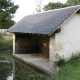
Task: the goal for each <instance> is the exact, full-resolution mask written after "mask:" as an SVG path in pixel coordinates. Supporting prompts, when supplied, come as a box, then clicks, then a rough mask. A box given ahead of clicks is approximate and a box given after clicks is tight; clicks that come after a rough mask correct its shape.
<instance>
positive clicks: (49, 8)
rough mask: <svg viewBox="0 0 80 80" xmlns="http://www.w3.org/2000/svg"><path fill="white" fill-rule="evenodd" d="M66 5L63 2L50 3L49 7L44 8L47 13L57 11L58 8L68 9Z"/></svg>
mask: <svg viewBox="0 0 80 80" xmlns="http://www.w3.org/2000/svg"><path fill="white" fill-rule="evenodd" d="M66 6H67V5H66V4H63V3H61V2H56V3H54V2H49V3H48V4H47V5H45V6H44V8H43V10H44V11H47V10H52V9H57V8H63V7H66Z"/></svg>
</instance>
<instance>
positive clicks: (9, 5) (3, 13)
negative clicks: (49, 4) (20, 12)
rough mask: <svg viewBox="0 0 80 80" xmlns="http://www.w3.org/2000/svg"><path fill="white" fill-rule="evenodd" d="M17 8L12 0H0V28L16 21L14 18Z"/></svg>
mask: <svg viewBox="0 0 80 80" xmlns="http://www.w3.org/2000/svg"><path fill="white" fill-rule="evenodd" d="M17 9H18V5H14V3H13V2H12V1H11V0H0V28H2V29H7V28H9V27H11V26H12V25H13V24H14V23H15V22H14V21H13V20H12V18H13V17H14V14H15V12H16V10H17Z"/></svg>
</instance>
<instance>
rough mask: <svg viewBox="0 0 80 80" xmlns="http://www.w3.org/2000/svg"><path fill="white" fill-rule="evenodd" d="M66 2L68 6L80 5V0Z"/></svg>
mask: <svg viewBox="0 0 80 80" xmlns="http://www.w3.org/2000/svg"><path fill="white" fill-rule="evenodd" d="M66 4H67V5H68V6H74V5H80V0H68V1H67V2H66Z"/></svg>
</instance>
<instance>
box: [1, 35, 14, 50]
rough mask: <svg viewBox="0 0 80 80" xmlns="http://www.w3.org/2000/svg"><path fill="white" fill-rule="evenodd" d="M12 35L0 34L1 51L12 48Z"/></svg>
mask: <svg viewBox="0 0 80 80" xmlns="http://www.w3.org/2000/svg"><path fill="white" fill-rule="evenodd" d="M12 44H13V42H12V36H8V35H1V34H0V51H7V50H12Z"/></svg>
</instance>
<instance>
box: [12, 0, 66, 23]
mask: <svg viewBox="0 0 80 80" xmlns="http://www.w3.org/2000/svg"><path fill="white" fill-rule="evenodd" d="M12 1H13V2H14V4H15V5H16V4H18V5H19V8H18V10H17V11H16V13H15V16H14V19H13V20H14V21H16V22H18V21H19V20H21V19H22V18H23V17H25V16H26V15H31V14H33V13H35V8H36V7H37V2H36V1H37V0H12ZM58 1H60V2H62V3H65V2H66V1H67V0H42V6H44V5H46V4H48V3H49V2H58Z"/></svg>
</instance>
